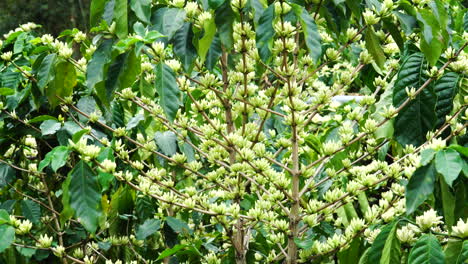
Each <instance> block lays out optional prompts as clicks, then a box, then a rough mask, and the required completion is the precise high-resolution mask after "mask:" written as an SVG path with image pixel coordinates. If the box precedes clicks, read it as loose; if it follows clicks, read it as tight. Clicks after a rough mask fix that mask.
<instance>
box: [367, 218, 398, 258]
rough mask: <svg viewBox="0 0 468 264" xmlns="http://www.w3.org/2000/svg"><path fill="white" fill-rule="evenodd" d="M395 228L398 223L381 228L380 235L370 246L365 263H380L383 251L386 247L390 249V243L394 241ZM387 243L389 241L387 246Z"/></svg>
mask: <svg viewBox="0 0 468 264" xmlns="http://www.w3.org/2000/svg"><path fill="white" fill-rule="evenodd" d="M397 226H398V222H392V223H390V224H388V225H386V226H385V227H383V228H382V230H381V231H380V233H379V234H378V235H377V237H376V238H375V240H374V243H372V246H371V248H370V250H369V255H368V262H367V263H380V261H381V260H383V253H384V249H385V247H386V246H387V245H388V247H390V248H391V244H392V243H393V242H392V241H393V239H395V232H396V228H397ZM389 239H390V240H389ZM387 241H389V244H387ZM388 247H387V248H388ZM388 250H389V249H387V251H388ZM386 254H388V253H386Z"/></svg>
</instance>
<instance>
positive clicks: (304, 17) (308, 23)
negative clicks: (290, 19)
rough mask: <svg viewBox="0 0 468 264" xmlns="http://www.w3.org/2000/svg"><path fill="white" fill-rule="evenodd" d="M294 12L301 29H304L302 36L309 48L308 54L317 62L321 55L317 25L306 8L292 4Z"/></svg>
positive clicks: (320, 39)
mask: <svg viewBox="0 0 468 264" xmlns="http://www.w3.org/2000/svg"><path fill="white" fill-rule="evenodd" d="M293 8H294V10H295V13H296V15H297V17H298V18H299V20H300V21H301V26H302V30H303V31H304V38H305V43H306V46H307V49H309V53H310V56H311V57H312V59H313V60H314V62H317V61H318V59H320V56H321V55H322V44H321V41H322V38H321V37H320V34H319V32H318V28H317V25H316V24H315V22H314V19H313V18H312V16H311V15H310V14H309V13H308V12H307V10H306V9H305V8H304V7H302V6H299V5H293Z"/></svg>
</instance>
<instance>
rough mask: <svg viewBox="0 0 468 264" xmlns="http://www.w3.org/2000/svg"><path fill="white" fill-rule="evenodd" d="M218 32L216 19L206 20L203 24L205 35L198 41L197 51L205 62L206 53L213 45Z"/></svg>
mask: <svg viewBox="0 0 468 264" xmlns="http://www.w3.org/2000/svg"><path fill="white" fill-rule="evenodd" d="M215 34H216V24H215V21H214V19H210V20H208V21H206V22H205V23H204V25H203V37H202V38H201V39H199V40H198V42H197V45H196V47H197V52H198V56H199V57H200V60H201V62H205V58H206V53H207V52H208V49H209V48H210V46H211V42H212V41H213V39H214V37H215Z"/></svg>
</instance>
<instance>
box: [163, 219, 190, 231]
mask: <svg viewBox="0 0 468 264" xmlns="http://www.w3.org/2000/svg"><path fill="white" fill-rule="evenodd" d="M166 223H167V224H168V225H169V226H170V227H171V228H172V230H174V232H176V233H178V234H180V233H182V234H190V235H191V234H193V230H192V229H191V228H190V227H189V226H188V225H187V223H186V222H184V221H182V220H180V219H177V218H174V217H171V216H168V217H166Z"/></svg>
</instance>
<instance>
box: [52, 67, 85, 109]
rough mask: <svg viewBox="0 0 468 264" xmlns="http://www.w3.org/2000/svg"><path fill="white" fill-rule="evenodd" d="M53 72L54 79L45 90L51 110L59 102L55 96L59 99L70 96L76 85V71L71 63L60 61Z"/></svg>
mask: <svg viewBox="0 0 468 264" xmlns="http://www.w3.org/2000/svg"><path fill="white" fill-rule="evenodd" d="M54 72H55V77H54V79H53V80H52V81H51V82H50V83H49V86H48V87H47V89H46V90H45V92H46V95H47V99H48V100H49V104H50V105H51V107H52V108H53V107H56V106H57V105H58V103H59V102H60V100H59V98H57V96H59V97H61V98H65V97H68V96H71V95H72V93H73V88H74V87H75V86H76V83H77V75H76V69H75V66H74V65H73V64H72V63H71V62H68V61H62V62H60V63H57V64H56V65H55V69H54Z"/></svg>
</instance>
